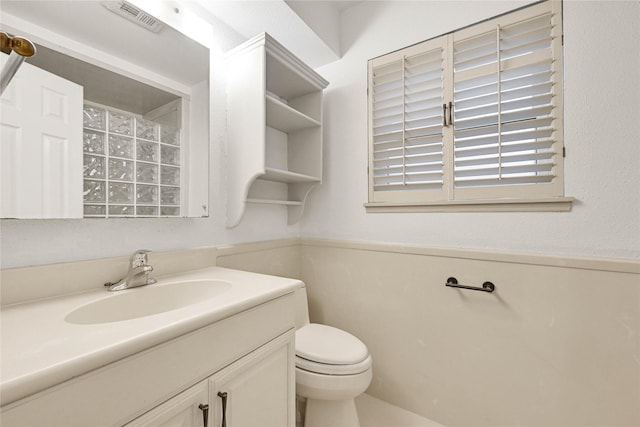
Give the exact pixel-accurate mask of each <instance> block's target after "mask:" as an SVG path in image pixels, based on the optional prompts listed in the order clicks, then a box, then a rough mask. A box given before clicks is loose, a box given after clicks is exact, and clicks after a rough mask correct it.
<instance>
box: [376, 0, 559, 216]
mask: <svg viewBox="0 0 640 427" xmlns="http://www.w3.org/2000/svg"><path fill="white" fill-rule="evenodd" d="M561 6H562V4H561V3H560V2H558V1H543V2H539V3H536V4H534V5H531V6H526V7H523V8H521V9H518V10H516V11H513V12H509V13H507V14H504V15H501V16H498V17H495V18H492V19H489V20H486V21H483V22H480V23H478V24H475V25H472V26H469V27H466V28H463V29H460V30H456V31H453V32H451V33H449V34H445V35H443V36H440V37H436V38H434V39H431V40H427V41H424V42H421V43H418V44H415V45H412V46H409V47H406V48H404V49H401V50H398V51H395V52H391V53H389V54H386V55H383V56H380V57H377V58H374V59H371V60H369V64H368V72H369V74H368V77H369V80H368V89H369V92H368V100H369V116H368V119H369V171H368V172H369V203H368V204H367V207H368V208H369V207H372V208H376V209H377V208H384V209H387V208H389V207H390V208H392V210H394V209H395V208H402V209H404V208H405V207H406V208H407V210H409V209H411V211H414V208H415V209H422V208H423V207H424V206H429V207H430V208H431V206H438V209H440V207H442V206H463V205H464V206H474V207H473V208H470V209H476V207H477V206H485V205H486V206H489V205H495V206H498V205H500V206H501V209H503V208H504V209H514V210H515V209H518V208H515V206H517V205H519V206H525V205H527V207H529V206H532V205H533V204H538V206H537V207H536V209H539V208H540V206H542V204H547V203H548V204H549V205H550V204H555V203H566V201H567V200H566V199H567V198H564V197H563V195H564V188H563V156H564V147H563V117H562V102H563V101H562V84H563V81H562V17H561ZM561 199H565V200H561ZM507 205H509V207H506V206H507ZM546 206H547V205H545V208H544V209H546ZM565 206H566V205H565ZM563 209H564V207H563ZM454 210H455V209H454Z"/></svg>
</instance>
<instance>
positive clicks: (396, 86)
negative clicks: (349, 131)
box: [370, 49, 443, 192]
mask: <svg viewBox="0 0 640 427" xmlns="http://www.w3.org/2000/svg"><path fill="white" fill-rule="evenodd" d="M442 62H443V60H442V49H434V50H431V51H428V52H422V53H419V54H416V55H411V56H405V55H403V56H401V57H399V58H398V59H397V60H395V61H393V62H387V63H384V64H381V65H379V66H374V67H373V68H372V70H371V76H370V79H371V89H370V90H372V94H371V95H370V96H371V110H370V114H371V121H372V135H371V138H372V156H373V157H372V161H371V166H370V167H373V171H372V173H373V190H374V192H389V191H398V190H432V189H442V187H443V133H442V120H443V116H442V102H443V101H442V71H443V65H442Z"/></svg>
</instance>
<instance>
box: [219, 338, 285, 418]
mask: <svg viewBox="0 0 640 427" xmlns="http://www.w3.org/2000/svg"><path fill="white" fill-rule="evenodd" d="M294 357H295V348H294V344H293V331H290V332H287V333H286V334H284V335H282V336H280V337H279V338H277V339H275V340H273V341H271V342H270V343H268V344H266V345H264V346H263V347H261V348H259V349H258V350H256V351H254V352H252V353H250V354H249V355H247V356H245V357H243V358H242V359H240V360H239V361H237V362H235V363H233V364H231V365H230V366H228V367H227V368H225V369H223V370H222V371H220V372H219V373H217V374H216V375H214V376H213V377H211V379H210V380H209V396H210V399H211V400H210V405H211V408H212V419H211V422H210V427H221V426H225V427H284V426H290V427H293V426H295V371H294V363H295V361H294Z"/></svg>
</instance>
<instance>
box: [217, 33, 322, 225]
mask: <svg viewBox="0 0 640 427" xmlns="http://www.w3.org/2000/svg"><path fill="white" fill-rule="evenodd" d="M226 58H227V155H228V158H227V162H228V163H227V164H228V183H227V187H228V192H227V227H235V226H237V225H238V224H239V223H240V221H241V219H242V216H243V214H244V210H245V207H246V204H247V203H262V204H263V203H266V204H275V205H282V206H286V207H287V210H288V222H289V224H294V223H296V222H297V221H298V220H299V219H300V217H301V215H302V212H303V208H304V204H305V201H306V198H307V196H308V194H309V192H310V191H311V189H312V188H313V187H314V186H315V185H316V184H318V183H320V182H321V181H322V91H323V90H324V88H326V87H327V85H328V82H327V81H326V80H325V79H324V78H322V77H321V76H320V75H319V74H317V73H316V72H315V71H314V70H313V69H311V68H310V67H309V66H307V65H306V64H304V63H303V62H302V61H300V59H298V58H297V57H296V56H294V55H293V54H292V53H290V52H289V51H288V50H287V49H285V48H284V47H283V46H282V45H281V44H279V43H278V42H277V41H276V40H274V39H273V38H272V37H270V36H269V35H268V34H266V33H263V34H260V35H258V36H256V37H254V38H253V39H251V40H248V41H247V42H245V43H244V44H242V45H240V46H238V47H237V48H235V49H233V50H231V51H230V52H229V53H228V54H227V56H226Z"/></svg>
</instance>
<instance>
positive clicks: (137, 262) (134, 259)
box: [129, 249, 151, 267]
mask: <svg viewBox="0 0 640 427" xmlns="http://www.w3.org/2000/svg"><path fill="white" fill-rule="evenodd" d="M149 252H151V251H150V250H148V249H138V250H137V251H135V252H134V253H132V254H131V257H130V258H129V264H130V265H131V267H140V266H142V265H148V259H147V254H148V253H149Z"/></svg>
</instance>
